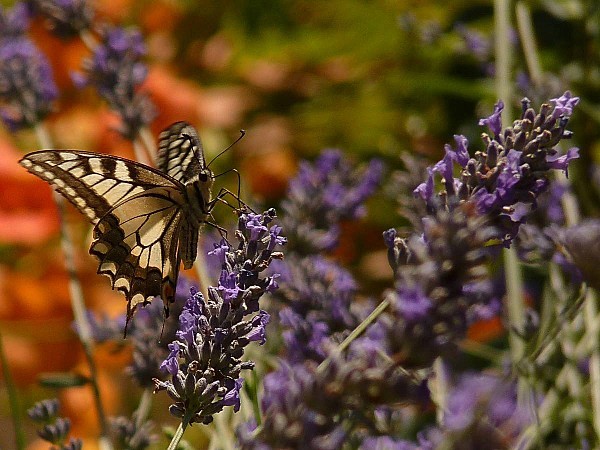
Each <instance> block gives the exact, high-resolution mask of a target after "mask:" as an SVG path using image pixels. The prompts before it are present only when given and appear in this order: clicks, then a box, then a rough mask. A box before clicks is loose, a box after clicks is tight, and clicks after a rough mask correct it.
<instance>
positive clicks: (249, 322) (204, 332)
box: [155, 210, 285, 425]
mask: <svg viewBox="0 0 600 450" xmlns="http://www.w3.org/2000/svg"><path fill="white" fill-rule="evenodd" d="M274 218H275V211H274V210H269V211H267V212H265V213H263V214H250V213H248V214H246V213H243V214H241V215H240V219H239V222H238V230H237V231H236V238H237V239H238V240H239V245H238V246H237V248H232V247H231V246H230V245H229V243H228V242H226V241H225V240H222V241H221V243H220V244H218V245H215V249H214V250H213V251H212V252H211V254H212V255H214V256H215V257H216V258H218V259H219V261H220V262H221V267H222V271H221V276H220V277H219V282H218V285H217V287H209V288H208V300H207V299H205V298H204V297H203V295H202V294H201V293H198V292H195V290H194V289H192V291H191V295H190V298H189V299H188V301H187V303H186V305H185V307H184V308H183V311H182V313H181V315H180V316H179V330H178V331H177V339H176V340H174V341H173V342H171V343H170V344H169V350H170V354H169V356H168V357H167V359H165V361H164V362H163V364H162V366H161V368H162V369H163V370H164V371H165V372H168V373H169V374H170V375H171V379H170V380H168V381H160V380H158V379H155V386H156V389H155V391H160V390H166V391H167V392H168V394H169V396H170V397H171V398H172V399H173V400H175V403H174V404H172V405H171V407H170V411H171V414H173V415H174V416H176V417H179V418H181V419H182V422H183V424H184V425H188V424H192V423H203V424H208V423H210V422H212V420H213V415H214V414H217V413H218V412H220V411H221V410H222V409H223V408H224V407H225V406H233V407H234V411H236V412H237V411H238V410H239V407H240V397H239V393H240V389H241V387H242V382H243V379H242V378H240V372H241V371H242V370H244V369H252V368H253V367H254V363H253V362H252V361H242V360H241V357H242V356H243V354H244V347H246V346H247V345H248V344H249V343H250V342H253V341H258V342H259V343H260V344H264V342H265V326H266V324H267V322H268V321H269V315H268V314H267V313H266V312H265V311H262V310H259V305H258V301H259V299H260V297H261V296H262V295H263V294H264V293H266V292H271V291H273V290H274V289H276V288H277V284H276V282H275V278H276V277H277V275H276V274H273V275H271V276H265V277H263V276H262V275H261V273H262V272H263V271H264V270H265V269H267V268H268V266H269V264H270V263H271V261H272V260H273V259H278V258H281V257H282V254H281V253H280V252H277V251H275V248H276V247H277V246H279V245H282V244H284V243H285V238H284V237H282V236H281V227H279V226H277V225H270V223H271V222H272V221H273V219H274ZM254 313H256V314H254ZM248 316H249V318H247V317H248Z"/></svg>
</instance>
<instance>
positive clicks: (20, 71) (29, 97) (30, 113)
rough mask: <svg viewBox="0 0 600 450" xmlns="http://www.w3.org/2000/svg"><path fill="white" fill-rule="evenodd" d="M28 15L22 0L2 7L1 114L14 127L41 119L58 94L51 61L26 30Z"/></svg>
mask: <svg viewBox="0 0 600 450" xmlns="http://www.w3.org/2000/svg"><path fill="white" fill-rule="evenodd" d="M27 17H28V16H27V11H26V7H25V6H24V5H23V4H21V3H18V4H16V5H15V6H14V7H13V9H12V10H11V11H6V10H3V9H1V8H0V25H2V26H0V116H1V118H2V120H3V121H4V122H5V123H6V125H7V126H8V127H9V128H10V129H12V130H16V129H19V128H23V127H27V126H33V125H35V124H36V123H38V122H39V121H40V120H42V119H43V118H44V117H45V116H46V115H47V114H48V113H49V112H50V111H51V110H52V104H53V101H54V100H55V99H56V97H57V96H58V91H57V89H56V85H55V84H54V80H53V78H52V71H51V69H50V64H49V63H48V61H47V60H46V58H45V56H44V55H43V54H42V53H41V52H40V51H39V50H38V48H37V47H36V46H35V45H34V44H33V43H32V42H31V41H30V40H29V39H28V38H27V37H26V36H25V35H24V34H23V33H24V31H25V29H26V28H27Z"/></svg>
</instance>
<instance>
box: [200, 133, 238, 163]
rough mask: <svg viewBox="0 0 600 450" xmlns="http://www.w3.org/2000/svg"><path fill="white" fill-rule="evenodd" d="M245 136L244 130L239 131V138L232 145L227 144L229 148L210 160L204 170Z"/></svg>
mask: <svg viewBox="0 0 600 450" xmlns="http://www.w3.org/2000/svg"><path fill="white" fill-rule="evenodd" d="M245 135H246V130H240V136H239V137H238V138H237V139H236V140H235V141H234V142H233V143H231V144H229V146H227V148H226V149H225V150H223V151H222V152H220V153H219V154H218V155H217V156H215V157H214V158H213V159H211V160H210V162H209V163H208V164H207V166H206V168H207V169H208V168H209V167H210V165H211V164H212V163H213V161H214V160H215V159H217V158H218V157H219V156H221V155H222V154H223V153H225V152H226V151H227V150H229V149H230V148H231V147H233V146H234V145H235V144H237V143H238V142H240V141H241V140H242V138H243V137H244V136H245Z"/></svg>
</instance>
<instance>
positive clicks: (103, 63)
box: [73, 27, 155, 140]
mask: <svg viewBox="0 0 600 450" xmlns="http://www.w3.org/2000/svg"><path fill="white" fill-rule="evenodd" d="M101 36H102V42H101V43H100V44H99V45H98V46H97V47H96V48H95V49H94V54H93V56H92V57H91V58H90V59H87V60H85V61H84V69H85V75H84V74H81V73H75V74H73V79H74V82H75V83H76V84H77V85H78V86H79V87H83V86H85V85H92V86H94V87H95V88H96V89H97V90H98V93H99V94H100V95H101V96H102V97H103V98H104V99H105V100H106V101H107V102H108V103H109V105H110V107H111V108H112V109H114V110H115V111H116V112H117V113H118V114H119V115H120V116H121V119H122V121H123V125H122V127H121V129H120V132H121V133H122V134H123V135H124V136H125V137H127V138H128V139H132V140H133V139H134V138H135V136H136V135H137V133H138V131H139V130H140V128H142V127H143V126H145V125H147V124H148V123H149V122H150V121H151V120H152V118H153V117H154V115H155V111H154V106H153V104H152V102H151V101H150V99H149V98H148V96H147V95H146V94H144V93H140V92H139V89H138V88H139V85H140V84H141V83H142V82H143V81H144V80H145V79H146V75H147V73H148V70H147V68H146V65H145V64H144V63H143V62H142V61H141V58H142V56H143V55H144V54H145V53H146V48H145V46H144V42H143V40H142V36H141V34H140V33H139V32H138V31H127V30H124V29H122V28H116V27H114V28H110V27H106V28H104V29H103V30H102V34H101Z"/></svg>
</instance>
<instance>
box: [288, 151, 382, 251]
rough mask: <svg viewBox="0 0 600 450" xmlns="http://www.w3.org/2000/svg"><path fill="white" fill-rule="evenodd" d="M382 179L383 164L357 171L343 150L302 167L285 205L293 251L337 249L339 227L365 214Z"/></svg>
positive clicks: (294, 180)
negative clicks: (296, 249) (340, 224)
mask: <svg viewBox="0 0 600 450" xmlns="http://www.w3.org/2000/svg"><path fill="white" fill-rule="evenodd" d="M382 175H383V164H382V163H381V161H379V160H372V161H371V162H370V163H369V165H368V166H367V167H366V168H364V169H359V170H356V169H354V167H352V165H351V164H350V162H349V161H348V160H347V159H346V158H345V157H344V156H343V155H342V152H341V151H339V150H325V151H324V152H323V153H322V155H321V156H320V157H319V158H318V159H317V160H316V161H315V163H314V165H310V164H308V163H303V164H301V165H300V170H299V171H298V175H296V177H295V178H294V179H293V180H292V181H291V182H290V187H289V194H288V199H287V200H286V201H285V202H283V204H282V206H283V209H284V213H285V215H284V219H283V226H284V228H285V229H286V232H287V234H288V236H289V237H290V241H291V245H292V247H297V248H302V249H303V250H302V251H303V253H317V252H319V251H321V250H331V249H333V248H335V247H336V246H337V244H338V239H339V223H340V222H341V221H342V220H348V219H356V218H358V217H360V216H362V215H363V214H364V212H365V209H364V202H365V201H366V200H367V198H368V197H369V196H370V195H371V194H372V193H373V192H374V191H375V189H376V188H377V186H378V185H379V182H380V180H381V177H382Z"/></svg>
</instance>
